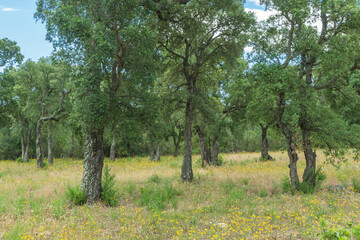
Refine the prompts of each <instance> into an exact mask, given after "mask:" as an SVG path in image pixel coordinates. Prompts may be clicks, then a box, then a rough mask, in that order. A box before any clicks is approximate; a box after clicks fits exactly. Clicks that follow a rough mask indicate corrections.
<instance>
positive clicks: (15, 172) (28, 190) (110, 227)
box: [0, 152, 360, 240]
mask: <svg viewBox="0 0 360 240" xmlns="http://www.w3.org/2000/svg"><path fill="white" fill-rule="evenodd" d="M270 154H271V155H272V156H273V157H274V158H275V159H276V161H272V162H259V161H258V160H257V159H258V157H259V153H238V154H221V156H222V158H223V160H224V162H225V164H224V165H223V166H220V167H206V168H201V166H200V164H199V158H200V157H199V156H194V158H193V160H194V163H193V165H194V166H193V167H194V181H193V183H191V184H188V183H181V181H180V171H181V162H182V158H181V157H178V158H173V157H163V158H162V160H161V161H160V162H151V161H150V160H149V159H148V158H140V157H136V158H122V159H116V161H115V162H109V161H108V160H106V161H105V164H106V165H108V166H109V167H110V169H111V173H112V174H115V176H116V181H117V185H116V187H117V188H118V189H119V191H120V192H121V201H120V203H119V205H118V206H117V207H108V206H106V204H105V203H99V204H97V205H93V206H86V205H85V206H75V205H73V204H70V203H69V201H68V200H67V199H66V197H65V194H64V193H65V192H66V190H67V186H75V185H79V184H80V182H81V177H82V161H81V160H71V159H55V161H54V165H53V166H50V167H48V168H47V169H41V170H38V169H36V163H35V160H32V161H30V163H17V162H15V161H0V239H16V240H17V239H317V238H319V237H320V234H324V230H323V229H322V226H321V222H326V224H327V229H330V228H335V229H338V228H342V229H350V228H351V226H355V225H358V224H359V222H360V209H359V207H360V195H359V194H360V193H358V192H357V191H356V190H354V188H353V187H352V186H353V185H352V179H356V178H358V179H359V178H360V177H359V176H360V174H359V173H360V164H359V163H358V162H354V161H352V160H350V158H349V161H347V162H345V163H343V164H342V165H341V166H340V167H337V168H335V167H334V166H333V165H331V164H326V163H325V162H326V161H325V156H324V155H323V154H322V153H318V159H319V163H318V165H322V169H323V171H324V172H325V173H326V175H327V178H326V180H325V181H324V183H323V184H322V185H321V187H320V188H319V189H318V190H317V191H316V192H315V193H313V194H302V193H294V194H292V193H290V192H288V191H287V189H286V187H287V186H288V185H287V182H286V181H285V180H286V176H287V175H288V167H287V166H288V160H287V154H286V152H272V153H270ZM303 168H304V158H303V156H301V157H300V160H299V174H300V173H302V170H303ZM355 183H356V181H355ZM337 185H341V186H344V187H345V189H341V188H340V187H339V186H337ZM341 231H342V230H339V229H338V232H341ZM328 233H331V230H328ZM334 239H335V238H334Z"/></svg>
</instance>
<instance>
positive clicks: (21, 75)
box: [14, 59, 71, 168]
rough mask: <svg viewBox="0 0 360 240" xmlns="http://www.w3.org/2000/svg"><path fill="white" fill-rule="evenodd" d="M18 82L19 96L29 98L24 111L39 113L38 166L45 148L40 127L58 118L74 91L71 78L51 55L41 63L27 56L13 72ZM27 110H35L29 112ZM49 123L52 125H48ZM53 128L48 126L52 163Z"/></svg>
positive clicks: (49, 159)
mask: <svg viewBox="0 0 360 240" xmlns="http://www.w3.org/2000/svg"><path fill="white" fill-rule="evenodd" d="M14 74H15V75H14V76H15V77H16V78H17V80H16V83H17V84H16V86H15V87H14V90H15V92H17V94H18V96H19V97H22V98H25V100H22V101H23V102H26V104H25V105H23V106H22V108H23V109H21V110H20V111H22V112H23V114H27V115H30V114H37V123H36V159H37V166H38V167H39V168H42V167H43V166H44V163H43V151H42V136H41V129H42V126H43V124H44V122H46V121H59V120H60V119H61V118H63V117H64V116H65V115H66V113H65V112H64V103H65V97H66V96H67V95H68V94H69V93H70V92H71V90H69V89H67V86H66V84H67V83H68V81H69V75H68V74H69V72H68V69H66V68H64V67H62V66H59V65H58V66H55V65H53V64H52V63H51V61H50V60H48V59H40V60H39V62H38V63H35V62H33V61H31V60H28V61H27V62H25V63H24V64H23V65H21V66H20V67H19V69H18V70H17V71H16V72H15V73H14ZM26 111H35V113H34V112H32V113H30V114H29V113H26ZM48 127H49V126H48ZM51 143H52V141H51V132H50V127H49V128H48V144H49V147H48V163H49V164H52V163H53V159H52V158H53V156H52V145H51Z"/></svg>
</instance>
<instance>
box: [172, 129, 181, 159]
mask: <svg viewBox="0 0 360 240" xmlns="http://www.w3.org/2000/svg"><path fill="white" fill-rule="evenodd" d="M173 140H174V145H175V151H174V157H177V156H179V149H180V142H181V131H179V134H178V136H177V139H176V138H175V136H174V137H173Z"/></svg>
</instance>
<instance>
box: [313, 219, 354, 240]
mask: <svg viewBox="0 0 360 240" xmlns="http://www.w3.org/2000/svg"><path fill="white" fill-rule="evenodd" d="M320 225H321V233H320V238H321V239H326V240H350V238H351V233H350V232H349V231H348V230H346V229H344V228H337V229H334V228H327V226H326V222H325V220H324V219H321V220H320Z"/></svg>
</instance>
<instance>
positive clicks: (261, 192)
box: [259, 188, 269, 198]
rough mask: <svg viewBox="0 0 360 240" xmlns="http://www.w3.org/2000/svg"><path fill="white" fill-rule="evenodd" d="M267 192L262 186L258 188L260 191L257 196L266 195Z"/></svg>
mask: <svg viewBox="0 0 360 240" xmlns="http://www.w3.org/2000/svg"><path fill="white" fill-rule="evenodd" d="M268 195H269V194H268V192H267V190H266V189H265V188H262V189H261V190H260V192H259V196H260V197H262V198H263V197H267V196H268Z"/></svg>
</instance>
